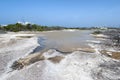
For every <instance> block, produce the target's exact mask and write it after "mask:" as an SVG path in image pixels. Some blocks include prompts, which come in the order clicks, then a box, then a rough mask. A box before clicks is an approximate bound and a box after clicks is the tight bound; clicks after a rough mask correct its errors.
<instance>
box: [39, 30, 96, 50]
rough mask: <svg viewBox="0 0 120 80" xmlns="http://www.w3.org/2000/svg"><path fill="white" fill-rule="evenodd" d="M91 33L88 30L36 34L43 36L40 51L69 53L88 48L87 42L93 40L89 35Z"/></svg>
mask: <svg viewBox="0 0 120 80" xmlns="http://www.w3.org/2000/svg"><path fill="white" fill-rule="evenodd" d="M91 32H92V31H90V30H79V31H52V32H41V33H40V34H38V36H39V35H43V37H42V43H40V44H41V46H42V47H41V51H46V50H48V49H56V50H59V51H62V52H71V51H74V50H77V49H78V48H84V47H89V46H88V43H87V40H94V38H93V37H92V36H91V35H90V33H91ZM40 42H41V39H40Z"/></svg>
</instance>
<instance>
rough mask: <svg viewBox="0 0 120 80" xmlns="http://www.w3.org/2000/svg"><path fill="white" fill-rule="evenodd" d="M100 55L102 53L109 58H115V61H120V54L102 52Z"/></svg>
mask: <svg viewBox="0 0 120 80" xmlns="http://www.w3.org/2000/svg"><path fill="white" fill-rule="evenodd" d="M100 53H102V54H104V55H106V56H108V57H111V58H114V59H120V52H113V51H107V50H101V51H100Z"/></svg>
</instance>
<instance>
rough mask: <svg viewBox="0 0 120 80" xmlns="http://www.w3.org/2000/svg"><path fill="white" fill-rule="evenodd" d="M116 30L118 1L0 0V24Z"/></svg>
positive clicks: (118, 15) (119, 9) (119, 20)
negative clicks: (18, 23) (92, 27)
mask: <svg viewBox="0 0 120 80" xmlns="http://www.w3.org/2000/svg"><path fill="white" fill-rule="evenodd" d="M17 21H29V22H32V23H36V24H41V25H48V26H55V25H59V26H67V27H84V26H86V27H87V26H120V0H0V24H9V23H16V22H17Z"/></svg>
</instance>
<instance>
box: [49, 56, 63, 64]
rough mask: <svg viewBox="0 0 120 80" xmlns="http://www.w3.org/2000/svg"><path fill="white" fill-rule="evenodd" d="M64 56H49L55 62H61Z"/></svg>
mask: <svg viewBox="0 0 120 80" xmlns="http://www.w3.org/2000/svg"><path fill="white" fill-rule="evenodd" d="M63 58H64V57H63V56H55V57H51V58H48V60H50V61H52V62H53V63H59V62H60V61H61V60H62V59H63Z"/></svg>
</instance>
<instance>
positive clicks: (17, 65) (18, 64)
mask: <svg viewBox="0 0 120 80" xmlns="http://www.w3.org/2000/svg"><path fill="white" fill-rule="evenodd" d="M44 59H45V58H44V56H43V55H42V54H41V53H36V54H30V55H28V56H26V57H25V58H22V59H19V60H18V61H15V62H14V63H13V65H12V66H11V68H12V69H14V70H17V69H18V70H19V69H22V68H23V67H24V66H27V65H30V64H32V63H35V62H37V61H41V60H44Z"/></svg>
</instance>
